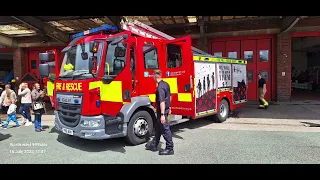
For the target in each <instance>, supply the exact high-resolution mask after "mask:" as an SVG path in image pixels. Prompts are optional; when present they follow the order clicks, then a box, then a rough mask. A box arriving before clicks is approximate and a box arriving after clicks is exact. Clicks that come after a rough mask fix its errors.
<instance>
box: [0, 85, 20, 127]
mask: <svg viewBox="0 0 320 180" xmlns="http://www.w3.org/2000/svg"><path fill="white" fill-rule="evenodd" d="M8 99H11V100H12V101H13V102H14V103H16V102H17V96H16V93H15V92H14V91H13V90H12V89H11V86H10V84H7V85H6V86H5V89H4V90H3V91H2V93H1V96H0V109H1V111H2V114H7V111H8V108H9V105H8V102H7V101H8ZM0 126H1V125H0Z"/></svg>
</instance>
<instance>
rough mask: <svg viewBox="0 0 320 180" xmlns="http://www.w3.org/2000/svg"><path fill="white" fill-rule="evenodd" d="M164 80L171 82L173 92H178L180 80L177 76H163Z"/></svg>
mask: <svg viewBox="0 0 320 180" xmlns="http://www.w3.org/2000/svg"><path fill="white" fill-rule="evenodd" d="M163 80H164V81H165V82H167V83H168V84H169V86H170V92H171V94H176V93H178V81H177V78H163Z"/></svg>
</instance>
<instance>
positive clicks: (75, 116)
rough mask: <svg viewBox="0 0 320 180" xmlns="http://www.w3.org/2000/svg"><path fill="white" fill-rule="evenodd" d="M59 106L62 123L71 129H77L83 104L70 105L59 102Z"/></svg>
mask: <svg viewBox="0 0 320 180" xmlns="http://www.w3.org/2000/svg"><path fill="white" fill-rule="evenodd" d="M68 95H69V94H68ZM57 105H58V115H59V119H60V121H61V123H62V124H64V125H66V126H69V127H76V126H77V125H78V124H79V121H80V117H81V111H82V103H81V104H69V103H61V102H57Z"/></svg>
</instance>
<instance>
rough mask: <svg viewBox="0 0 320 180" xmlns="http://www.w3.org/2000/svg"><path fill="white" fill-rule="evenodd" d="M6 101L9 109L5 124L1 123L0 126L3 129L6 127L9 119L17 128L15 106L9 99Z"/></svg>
mask: <svg viewBox="0 0 320 180" xmlns="http://www.w3.org/2000/svg"><path fill="white" fill-rule="evenodd" d="M7 103H8V105H9V109H8V111H7V114H8V119H7V121H6V124H5V125H3V126H2V127H3V128H4V129H7V128H8V125H9V123H10V121H13V122H15V123H16V127H17V128H18V127H20V125H19V122H18V120H17V115H16V110H17V106H16V105H15V104H14V103H12V101H11V99H8V101H7Z"/></svg>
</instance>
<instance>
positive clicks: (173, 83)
mask: <svg viewBox="0 0 320 180" xmlns="http://www.w3.org/2000/svg"><path fill="white" fill-rule="evenodd" d="M163 42H164V43H163V44H162V45H163V48H162V49H163V51H164V53H163V55H164V62H165V63H164V66H160V69H161V70H162V73H163V79H164V80H165V81H166V82H168V83H169V85H170V91H171V96H172V103H171V109H172V114H177V115H183V116H191V117H192V116H193V115H194V103H193V96H194V94H193V89H194V87H193V78H194V67H193V66H194V63H193V54H192V50H191V38H190V36H186V37H182V38H178V39H174V40H165V41H163Z"/></svg>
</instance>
